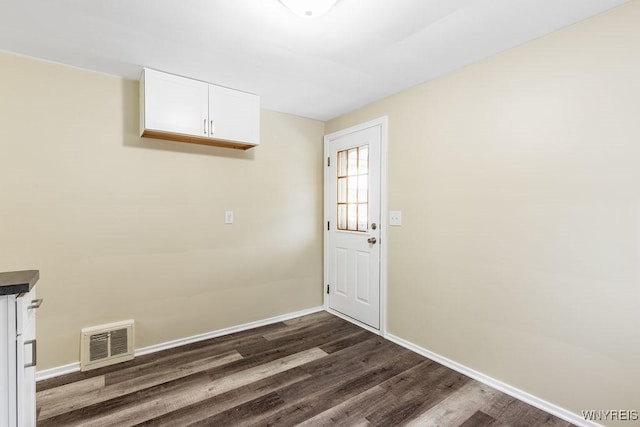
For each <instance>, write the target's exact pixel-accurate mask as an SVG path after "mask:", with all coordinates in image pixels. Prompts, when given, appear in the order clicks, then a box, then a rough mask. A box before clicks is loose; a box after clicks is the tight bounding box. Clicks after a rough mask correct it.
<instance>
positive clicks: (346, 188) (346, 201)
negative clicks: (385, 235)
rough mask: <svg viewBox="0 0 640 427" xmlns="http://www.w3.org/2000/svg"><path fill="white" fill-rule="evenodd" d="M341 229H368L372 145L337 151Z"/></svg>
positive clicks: (339, 223)
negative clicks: (370, 153) (370, 146)
mask: <svg viewBox="0 0 640 427" xmlns="http://www.w3.org/2000/svg"><path fill="white" fill-rule="evenodd" d="M337 170H338V230H347V231H367V230H368V228H369V212H368V211H369V202H368V199H369V146H368V145H362V146H360V147H355V148H351V149H349V150H343V151H338V168H337Z"/></svg>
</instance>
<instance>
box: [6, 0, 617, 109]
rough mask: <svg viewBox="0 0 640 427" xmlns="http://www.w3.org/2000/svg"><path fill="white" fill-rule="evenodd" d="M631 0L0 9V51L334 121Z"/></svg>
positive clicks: (215, 2) (27, 5)
mask: <svg viewBox="0 0 640 427" xmlns="http://www.w3.org/2000/svg"><path fill="white" fill-rule="evenodd" d="M627 1H628V0H339V1H338V2H337V4H336V6H335V7H334V8H333V9H331V10H330V11H329V13H328V14H327V15H324V16H323V17H321V18H318V19H316V20H307V19H301V18H299V17H297V16H295V15H294V14H292V13H291V12H290V11H288V10H287V9H285V8H284V7H283V6H282V4H281V3H280V1H279V0H0V49H1V50H5V51H10V52H17V53H21V54H24V55H29V56H33V57H37V58H43V59H48V60H52V61H57V62H61V63H65V64H70V65H74V66H78V67H82V68H87V69H91V70H96V71H101V72H105V73H109V74H115V75H118V76H122V77H126V78H131V79H137V78H138V77H139V74H140V70H141V69H142V67H150V68H155V69H158V70H162V71H167V72H171V73H175V74H180V75H184V76H187V77H192V78H196V79H200V80H205V81H209V82H211V83H215V84H219V85H222V86H228V87H231V88H235V89H240V90H244V91H247V92H252V93H256V94H258V95H260V96H261V97H262V107H264V108H267V109H271V110H276V111H283V112H287V113H292V114H297V115H300V116H304V117H310V118H314V119H319V120H327V119H330V118H333V117H336V116H338V115H340V114H342V113H345V112H348V111H350V110H353V109H355V108H358V107H361V106H363V105H366V104H368V103H370V102H372V101H375V100H378V99H381V98H384V97H386V96H388V95H391V94H393V93H396V92H399V91H401V90H403V89H407V88H409V87H412V86H415V85H416V84H418V83H421V82H424V81H427V80H430V79H433V78H435V77H438V76H441V75H443V74H445V73H448V72H450V71H452V70H455V69H457V68H460V67H462V66H464V65H467V64H470V63H472V62H475V61H478V60H480V59H482V58H486V57H488V56H490V55H493V54H495V53H497V52H500V51H503V50H505V49H508V48H510V47H513V46H515V45H518V44H521V43H523V42H525V41H528V40H531V39H534V38H537V37H540V36H542V35H544V34H547V33H549V32H551V31H554V30H556V29H559V28H561V27H564V26H566V25H569V24H572V23H574V22H577V21H580V20H582V19H585V18H587V17H589V16H592V15H595V14H597V13H600V12H602V11H605V10H607V9H609V8H611V7H614V6H617V5H620V4H623V3H626V2H627Z"/></svg>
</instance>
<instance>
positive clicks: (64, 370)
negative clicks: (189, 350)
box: [36, 306, 324, 381]
mask: <svg viewBox="0 0 640 427" xmlns="http://www.w3.org/2000/svg"><path fill="white" fill-rule="evenodd" d="M323 310H324V307H322V306H318V307H312V308H308V309H306V310H300V311H296V312H293V313H287V314H283V315H280V316H275V317H270V318H268V319H263V320H257V321H255V322H249V323H244V324H242V325H237V326H231V327H229V328H224V329H218V330H216V331H211V332H206V333H204V334H198V335H193V336H191V337H186V338H180V339H177V340H173V341H168V342H165V343H161V344H155V345H150V346H148V347H143V348H139V349H136V351H135V355H136V357H137V356H143V355H145V354H150V353H155V352H157V351H162V350H168V349H170V348H175V347H179V346H181V345H187V344H191V343H194V342H199V341H204V340H208V339H211V338H216V337H220V336H223V335H230V334H234V333H236V332H242V331H246V330H248V329H254V328H259V327H260V326H266V325H271V324H273V323H278V322H284V321H285V320H289V319H294V318H296V317H300V316H306V315H308V314H313V313H317V312H319V311H323ZM79 370H80V362H75V363H70V364H68V365H63V366H58V367H55V368H51V369H44V370H42V371H38V372H36V381H42V380H47V379H49V378H54V377H58V376H60V375H66V374H71V373H73V372H78V371H79Z"/></svg>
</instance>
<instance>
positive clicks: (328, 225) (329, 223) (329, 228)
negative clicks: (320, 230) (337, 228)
mask: <svg viewBox="0 0 640 427" xmlns="http://www.w3.org/2000/svg"><path fill="white" fill-rule="evenodd" d="M328 230H331V222H330V221H327V231H328Z"/></svg>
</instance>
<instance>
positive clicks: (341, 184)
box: [338, 177, 347, 203]
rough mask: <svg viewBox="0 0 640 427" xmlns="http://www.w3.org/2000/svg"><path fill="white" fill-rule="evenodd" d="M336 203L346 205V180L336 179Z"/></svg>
mask: <svg viewBox="0 0 640 427" xmlns="http://www.w3.org/2000/svg"><path fill="white" fill-rule="evenodd" d="M338 203H347V178H346V177H345V178H338Z"/></svg>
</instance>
